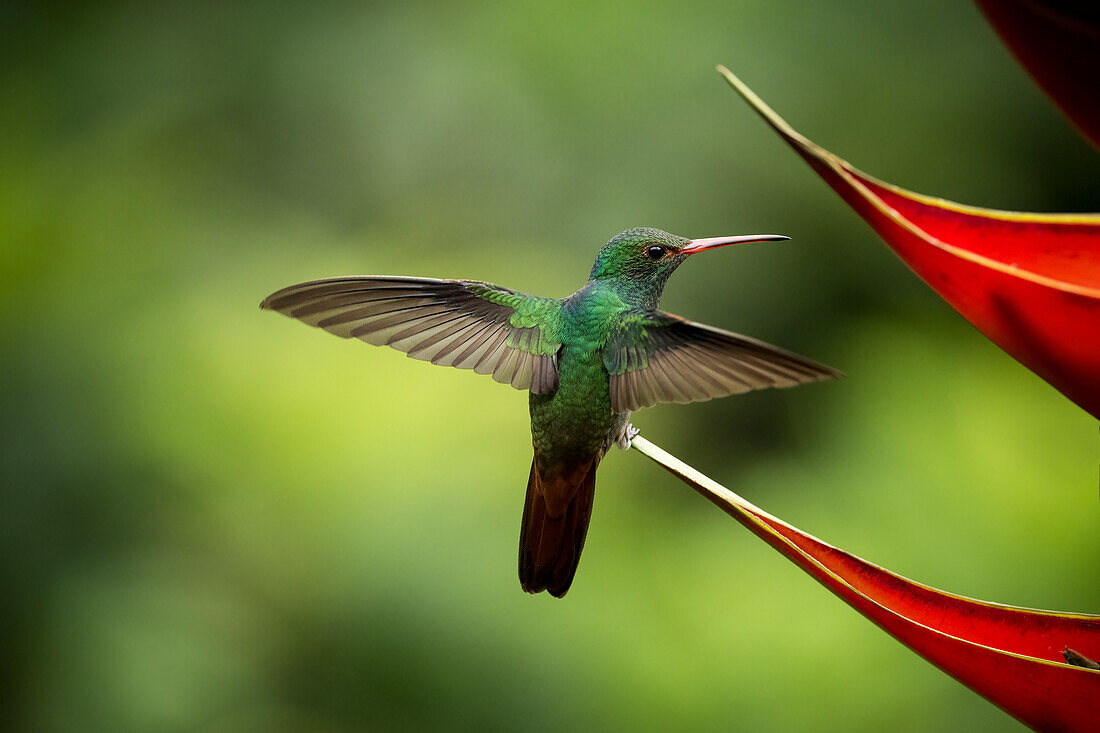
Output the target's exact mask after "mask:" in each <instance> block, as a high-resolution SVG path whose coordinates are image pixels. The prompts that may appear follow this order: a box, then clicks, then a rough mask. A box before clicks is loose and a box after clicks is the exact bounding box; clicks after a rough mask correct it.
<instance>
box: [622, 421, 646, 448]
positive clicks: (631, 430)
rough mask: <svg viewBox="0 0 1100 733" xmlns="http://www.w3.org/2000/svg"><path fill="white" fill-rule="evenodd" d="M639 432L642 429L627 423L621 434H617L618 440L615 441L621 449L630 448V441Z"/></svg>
mask: <svg viewBox="0 0 1100 733" xmlns="http://www.w3.org/2000/svg"><path fill="white" fill-rule="evenodd" d="M641 432H642V431H641V430H638V428H636V427H634V425H632V424H629V423H628V424H627V426H626V430H624V431H623V434H622V435H620V436H619V440H618V441H617V443H618V445H619V447H620V448H622V449H623V450H630V441H632V440H634V438H636V437H637V436H638V435H639V434H640V433H641Z"/></svg>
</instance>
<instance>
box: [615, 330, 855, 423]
mask: <svg viewBox="0 0 1100 733" xmlns="http://www.w3.org/2000/svg"><path fill="white" fill-rule="evenodd" d="M604 365H605V366H606V367H607V371H608V373H610V375H611V409H612V410H614V411H615V412H626V411H627V410H637V409H638V408H640V407H651V406H653V405H655V404H657V403H658V402H681V403H684V402H698V401H701V400H709V399H713V398H715V397H725V396H727V395H732V394H738V393H740V392H748V391H750V390H754V389H766V388H768V387H793V386H795V385H798V384H805V383H806V382H817V381H822V380H825V379H835V378H837V377H839V376H842V374H841V373H840V372H838V371H836V370H835V369H830V368H829V367H827V366H824V365H822V364H818V363H816V362H813V361H810V360H809V359H807V358H805V357H802V356H798V355H797V354H792V353H791V352H789V351H784V350H783V349H780V348H778V347H776V346H772V345H771V344H767V343H764V342H763V341H757V340H756V339H752V338H749V337H747V336H741V335H739V334H736V333H730V332H729V331H723V330H722V329H719V328H713V327H711V326H705V325H703V324H701V323H693V322H692V321H688V320H685V319H683V318H680V317H679V316H674V315H672V314H671V313H663V312H661V311H630V312H628V313H625V314H623V316H622V320H621V321H620V324H619V327H618V329H616V330H614V331H613V332H612V334H611V336H610V338H609V339H608V342H607V345H606V346H605V347H604Z"/></svg>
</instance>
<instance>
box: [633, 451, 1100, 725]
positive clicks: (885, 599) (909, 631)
mask: <svg viewBox="0 0 1100 733" xmlns="http://www.w3.org/2000/svg"><path fill="white" fill-rule="evenodd" d="M632 445H633V446H634V447H635V448H637V449H638V450H639V451H640V452H641V453H643V454H644V455H646V456H647V457H649V458H650V459H652V460H654V461H656V462H657V463H659V464H660V465H662V466H664V467H665V468H666V469H668V470H669V471H670V472H671V473H673V474H674V475H676V476H677V477H679V478H680V479H681V480H682V481H684V482H685V483H686V484H688V485H689V486H691V487H692V488H694V489H695V490H696V491H698V492H699V493H700V494H702V495H703V496H704V497H706V498H707V499H709V500H710V501H711V502H712V503H714V504H715V505H717V506H718V507H719V508H720V509H722V510H723V511H724V512H726V513H727V514H729V515H730V516H731V517H733V518H734V519H736V520H737V521H738V522H740V523H741V524H743V525H744V526H745V527H747V528H748V529H749V530H750V531H751V532H752V533H753V534H755V535H756V536H757V537H759V538H761V539H762V540H764V541H765V542H767V543H768V544H769V545H771V546H772V547H774V548H775V549H776V550H778V551H779V552H780V553H781V554H782V555H783V556H784V557H786V558H787V559H788V560H790V561H791V562H793V563H794V564H795V565H798V566H799V567H800V568H802V569H803V570H805V571H806V572H807V573H808V574H809V575H811V576H812V577H813V578H814V579H816V580H817V581H818V582H819V583H821V584H822V585H823V586H825V587H826V588H828V589H829V590H831V591H832V592H833V593H835V594H836V595H837V596H839V597H840V598H841V599H842V600H843V601H844V602H845V603H847V604H848V605H850V606H851V607H852V608H854V609H856V610H857V611H859V612H860V613H862V614H863V615H864V616H866V617H867V618H868V619H870V620H871V621H872V622H874V623H875V624H876V625H877V626H879V627H880V628H881V629H883V630H884V631H886V632H887V633H888V634H890V635H891V636H893V637H894V638H895V639H897V640H898V641H900V642H901V643H902V644H905V645H906V646H907V647H909V648H910V649H912V650H913V651H915V652H916V653H917V654H919V655H921V656H922V657H924V658H925V659H926V660H928V661H929V662H931V663H932V664H934V665H936V666H937V667H939V668H940V669H941V670H943V671H944V672H946V673H947V674H949V675H951V676H952V677H954V678H955V679H957V680H958V681H959V682H962V683H963V684H964V685H966V686H967V687H969V688H970V689H971V690H973V691H974V692H977V693H978V694H979V695H982V696H983V697H985V698H986V699H987V700H989V701H990V702H992V703H993V704H995V705H997V706H998V707H1000V708H1001V709H1003V710H1004V711H1005V712H1007V713H1009V714H1010V715H1012V716H1013V717H1015V718H1017V719H1019V720H1020V721H1022V722H1023V723H1025V724H1027V725H1029V726H1031V727H1033V728H1036V729H1037V730H1059V731H1096V730H1100V670H1091V669H1085V668H1083V667H1076V666H1072V665H1069V664H1065V663H1064V662H1063V660H1062V655H1061V652H1062V650H1063V649H1065V648H1066V647H1069V648H1071V649H1074V650H1075V651H1077V652H1080V653H1081V654H1083V655H1085V656H1086V657H1088V658H1090V659H1093V660H1096V659H1100V616H1091V615H1085V614H1071V613H1054V612H1051V611H1035V610H1031V609H1027V608H1016V607H1013V606H1002V605H999V604H995V603H985V602H983V601H976V600H973V599H970V598H964V597H962V596H957V595H953V594H951V593H945V592H943V591H940V590H936V589H935V588H930V587H928V586H926V585H921V584H920V583H915V582H913V581H911V580H908V579H906V578H903V577H901V576H900V575H897V574H896V573H892V572H890V571H889V570H886V569H884V568H880V567H879V566H877V565H873V564H872V563H869V562H867V561H866V560H862V559H860V558H858V557H856V556H855V555H852V554H850V553H848V552H845V551H844V550H841V549H838V548H836V547H833V546H832V545H828V544H826V543H824V542H822V541H821V540H819V539H817V538H816V537H814V536H812V535H809V534H806V533H805V532H803V531H802V530H800V529H797V528H795V527H792V526H791V525H789V524H787V523H786V522H784V521H782V520H781V519H777V518H776V517H773V516H771V515H770V514H768V513H767V512H765V511H764V510H762V509H760V508H758V507H756V506H753V505H752V504H750V503H749V502H747V501H745V500H744V499H742V498H741V497H740V496H738V495H737V494H735V493H733V492H732V491H730V490H729V489H727V488H725V487H724V486H722V485H721V484H718V483H717V482H715V481H713V480H711V479H709V478H707V477H706V476H704V475H703V474H701V473H699V472H698V471H696V470H695V469H693V468H692V467H691V466H688V465H687V464H685V463H683V462H682V461H679V460H677V459H676V458H675V457H673V456H671V455H669V454H668V453H666V452H665V451H663V450H661V449H660V448H658V447H657V446H655V445H653V444H652V443H650V442H649V441H647V440H645V439H644V438H641V437H637V438H635V439H634V441H633V443H632Z"/></svg>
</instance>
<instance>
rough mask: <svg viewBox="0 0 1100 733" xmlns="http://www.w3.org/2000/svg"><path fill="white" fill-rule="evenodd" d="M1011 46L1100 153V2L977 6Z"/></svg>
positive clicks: (1005, 0)
mask: <svg viewBox="0 0 1100 733" xmlns="http://www.w3.org/2000/svg"><path fill="white" fill-rule="evenodd" d="M977 3H978V7H979V8H981V9H982V12H983V13H985V17H986V18H987V19H989V23H990V25H992V26H993V28H994V29H996V31H997V33H998V34H999V35H1000V36H1001V39H1002V40H1003V41H1004V42H1005V45H1007V46H1008V47H1009V49H1010V50H1011V51H1012V54H1013V55H1014V56H1015V57H1016V58H1017V60H1019V62H1020V63H1021V64H1022V65H1023V67H1024V68H1025V69H1027V71H1028V73H1029V74H1031V76H1032V78H1034V79H1035V81H1036V82H1038V83H1039V86H1040V87H1042V88H1043V90H1044V91H1045V92H1046V93H1047V94H1048V95H1050V98H1051V99H1053V100H1054V102H1055V104H1057V105H1058V106H1059V107H1060V108H1061V110H1062V111H1063V112H1064V113H1065V114H1066V117H1069V118H1070V119H1071V120H1072V121H1073V123H1074V124H1075V125H1077V128H1078V129H1079V130H1080V131H1081V133H1082V134H1083V135H1084V136H1085V137H1087V138H1088V139H1089V140H1091V141H1092V144H1093V145H1095V146H1096V147H1098V148H1100V5H1098V4H1097V3H1096V2H1095V0H1076V1H1074V0H1069V1H1068V2H1066V1H1063V2H1057V3H1052V2H1036V0H977Z"/></svg>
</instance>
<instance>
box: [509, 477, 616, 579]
mask: <svg viewBox="0 0 1100 733" xmlns="http://www.w3.org/2000/svg"><path fill="white" fill-rule="evenodd" d="M599 463H600V457H599V456H593V457H592V458H591V459H588V460H583V461H579V462H577V463H574V464H572V465H568V466H562V467H553V468H549V469H548V468H544V469H543V470H542V471H540V470H539V468H538V460H537V459H536V460H534V461H532V462H531V478H530V479H528V481H527V500H526V501H525V502H524V504H523V524H522V526H521V528H520V533H519V582H520V585H522V586H523V589H524V590H525V591H527V592H528V593H539V592H540V591H544V590H545V591H549V592H550V595H552V596H556V597H558V598H561V597H562V596H564V595H565V592H566V591H567V590H569V585H570V583H572V582H573V575H574V574H576V572H577V563H578V562H580V559H581V550H582V549H583V548H584V537H585V535H586V534H587V533H588V520H589V518H590V517H591V516H592V495H593V493H594V492H595V489H596V466H598V465H599Z"/></svg>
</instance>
